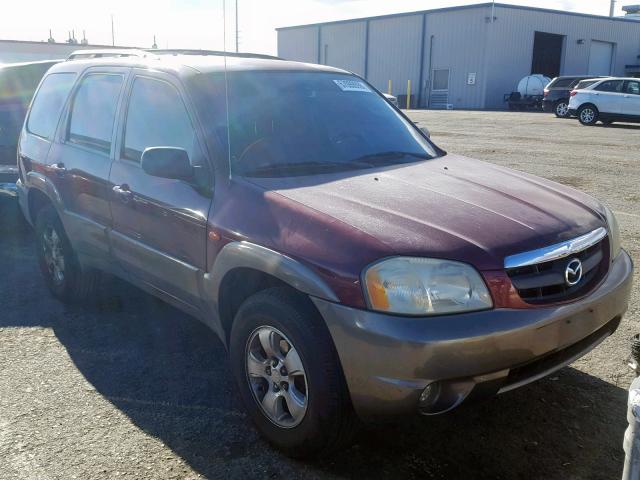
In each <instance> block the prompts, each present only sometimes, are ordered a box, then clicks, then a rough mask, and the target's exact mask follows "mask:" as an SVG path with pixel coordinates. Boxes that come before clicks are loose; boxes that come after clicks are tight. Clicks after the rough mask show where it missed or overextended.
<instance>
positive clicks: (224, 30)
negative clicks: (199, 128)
mask: <svg viewBox="0 0 640 480" xmlns="http://www.w3.org/2000/svg"><path fill="white" fill-rule="evenodd" d="M236 4H237V3H236ZM237 18H238V17H237V16H236V19H237ZM222 49H223V51H224V56H223V58H224V100H225V107H226V110H227V165H228V167H229V178H231V132H230V128H229V80H228V79H227V0H222Z"/></svg>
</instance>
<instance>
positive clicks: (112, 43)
mask: <svg viewBox="0 0 640 480" xmlns="http://www.w3.org/2000/svg"><path fill="white" fill-rule="evenodd" d="M111 46H112V47H115V46H116V34H115V30H114V29H113V13H112V14H111Z"/></svg>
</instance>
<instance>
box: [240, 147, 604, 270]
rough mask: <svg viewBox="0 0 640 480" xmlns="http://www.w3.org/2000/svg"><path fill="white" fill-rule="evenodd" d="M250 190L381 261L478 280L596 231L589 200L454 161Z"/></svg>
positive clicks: (291, 180) (598, 218) (273, 181)
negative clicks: (356, 235) (514, 259)
mask: <svg viewBox="0 0 640 480" xmlns="http://www.w3.org/2000/svg"><path fill="white" fill-rule="evenodd" d="M251 182H253V183H255V184H257V185H258V186H260V187H261V188H263V189H265V190H269V191H272V192H275V193H277V194H279V195H281V196H283V197H285V198H286V199H289V200H291V201H294V202H297V203H299V204H302V205H304V206H306V207H308V208H312V209H314V210H316V211H318V212H321V213H323V214H325V215H328V216H331V217H333V218H335V219H337V220H339V221H341V222H344V223H346V224H348V225H350V226H352V227H354V228H356V229H358V230H360V231H362V232H364V233H366V234H368V235H370V236H372V237H374V238H375V239H376V240H378V241H379V242H381V243H383V244H384V245H386V246H387V247H388V249H389V255H416V256H428V257H434V258H447V259H452V260H458V261H464V262H467V263H470V264H472V265H474V266H476V268H478V269H480V270H499V269H502V268H503V264H504V258H505V257H506V256H508V255H512V254H514V253H520V252H524V251H528V250H533V249H536V248H540V247H543V246H547V245H550V244H553V243H557V242H560V241H563V240H568V239H571V238H574V237H578V236H580V235H581V234H584V233H587V232H589V231H591V230H594V229H595V228H598V227H600V226H604V225H605V222H604V220H603V211H602V207H601V206H600V204H599V203H598V202H597V201H596V200H595V199H593V198H592V197H590V196H588V195H586V194H584V193H581V192H579V191H577V190H574V189H571V188H568V187H565V186H563V185H560V184H557V183H554V182H551V181H548V180H544V179H542V178H538V177H535V176H533V175H528V174H525V173H521V172H516V171H513V170H510V169H507V168H503V167H499V166H496V165H493V164H489V163H486V162H481V161H479V160H473V159H469V158H465V157H461V156H457V155H447V156H445V157H441V158H437V159H434V160H428V161H424V162H418V163H413V164H408V165H400V166H393V167H386V168H382V169H371V170H358V171H352V172H346V173H344V172H342V173H335V174H326V175H324V174H323V175H314V176H308V177H286V178H254V179H251Z"/></svg>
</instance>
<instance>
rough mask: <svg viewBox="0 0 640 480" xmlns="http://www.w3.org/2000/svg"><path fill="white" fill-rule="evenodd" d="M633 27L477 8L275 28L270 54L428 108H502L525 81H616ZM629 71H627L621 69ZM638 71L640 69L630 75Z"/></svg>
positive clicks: (634, 54) (633, 22)
mask: <svg viewBox="0 0 640 480" xmlns="http://www.w3.org/2000/svg"><path fill="white" fill-rule="evenodd" d="M639 54H640V22H639V21H637V19H633V18H624V17H604V16H596V15H587V14H580V13H571V12H564V11H559V10H549V9H542V8H533V7H522V6H516V5H506V4H500V3H496V4H492V3H483V4H479V5H469V6H460V7H451V8H441V9H435V10H425V11H419V12H410V13H401V14H394V15H384V16H379V17H369V18H358V19H353V20H343V21H337V22H328V23H320V24H312V25H301V26H293V27H284V28H279V29H278V55H279V56H280V57H283V58H286V59H290V60H298V61H304V62H311V63H321V64H326V65H332V66H336V67H340V68H344V69H346V70H349V71H352V72H355V73H357V74H359V75H361V76H363V77H365V78H366V79H367V80H368V81H369V82H370V83H372V84H373V85H374V86H375V87H376V88H378V89H379V90H381V91H383V92H387V90H388V88H389V83H390V84H391V89H392V92H391V93H393V94H394V95H397V96H400V95H406V93H407V83H408V82H407V81H408V80H410V81H411V85H412V88H411V89H412V91H411V103H412V105H414V106H419V107H430V108H505V103H504V94H505V93H509V92H511V91H513V90H514V89H515V87H516V85H517V83H518V81H519V80H520V79H521V78H522V77H524V76H526V75H529V74H532V73H542V74H545V75H547V76H549V77H554V76H557V75H571V74H589V75H623V74H631V73H633V72H631V71H630V69H632V68H633V67H637V65H634V64H637V63H639V62H638V58H639ZM627 67H628V68H627ZM638 72H640V69H639V70H638Z"/></svg>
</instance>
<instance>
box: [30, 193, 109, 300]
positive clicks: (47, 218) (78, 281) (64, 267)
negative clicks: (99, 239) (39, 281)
mask: <svg viewBox="0 0 640 480" xmlns="http://www.w3.org/2000/svg"><path fill="white" fill-rule="evenodd" d="M35 234H36V258H37V259H38V265H39V267H40V271H41V272H42V275H43V276H44V279H45V282H46V284H47V287H48V288H49V290H50V291H51V293H52V294H53V296H55V297H56V298H58V299H59V300H62V301H63V302H65V303H72V302H80V301H84V300H86V299H87V298H89V297H90V296H91V295H92V294H93V292H94V291H95V289H96V288H97V284H98V281H99V273H98V272H97V271H95V270H84V269H83V268H82V267H81V266H80V263H79V262H78V259H77V257H76V255H75V252H74V251H73V248H72V247H71V243H70V242H69V239H68V238H67V234H66V233H65V231H64V227H63V226H62V222H61V221H60V217H58V214H57V212H56V210H55V209H54V208H53V206H51V205H49V206H46V207H44V208H42V209H41V210H40V212H38V215H37V217H36V222H35Z"/></svg>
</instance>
